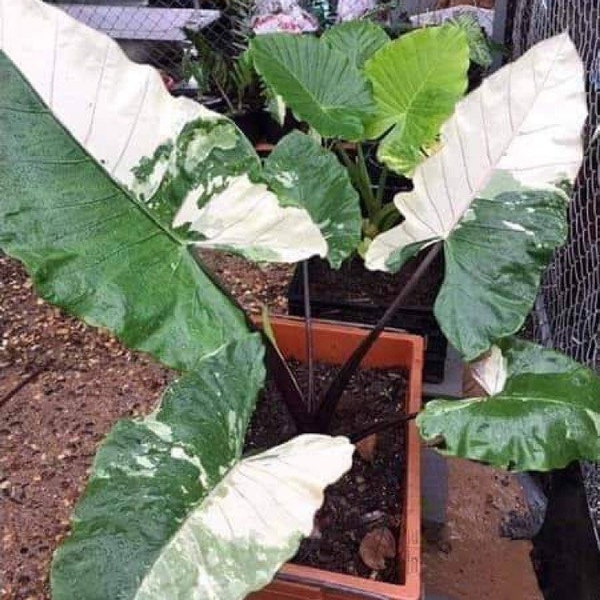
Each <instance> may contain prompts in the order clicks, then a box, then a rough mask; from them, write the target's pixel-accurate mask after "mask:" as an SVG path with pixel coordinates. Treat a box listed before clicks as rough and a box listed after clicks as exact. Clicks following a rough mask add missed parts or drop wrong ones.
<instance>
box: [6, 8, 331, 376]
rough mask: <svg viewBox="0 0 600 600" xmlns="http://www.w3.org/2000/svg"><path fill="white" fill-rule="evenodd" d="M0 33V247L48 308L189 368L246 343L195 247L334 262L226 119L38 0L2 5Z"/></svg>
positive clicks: (239, 319)
mask: <svg viewBox="0 0 600 600" xmlns="http://www.w3.org/2000/svg"><path fill="white" fill-rule="evenodd" d="M0 29H1V31H2V36H0V77H1V81H2V85H1V86H0V170H1V171H2V177H1V178H0V197H1V198H2V200H1V201H0V245H1V246H2V248H3V250H4V251H5V252H6V253H7V254H9V255H11V256H13V257H16V258H19V259H20V260H22V261H23V262H24V263H25V265H26V267H27V269H28V270H29V272H30V274H31V275H32V277H33V280H34V283H35V285H36V288H37V291H38V293H39V294H40V295H42V296H43V297H44V298H46V299H47V300H49V301H50V302H52V303H54V304H57V305H59V306H61V307H62V308H63V309H65V310H66V311H67V312H70V313H72V314H74V315H77V316H79V317H81V318H83V319H85V320H86V321H87V322H88V323H90V324H93V325H97V326H102V327H106V328H107V329H110V330H111V331H112V332H113V333H115V334H116V335H117V336H118V337H119V338H120V339H121V340H122V341H123V342H124V343H125V344H127V345H128V346H129V347H131V348H134V349H139V350H143V351H146V352H149V353H151V354H153V355H154V356H155V357H157V358H158V359H159V360H161V361H162V362H164V363H166V364H168V365H170V366H173V367H175V368H178V369H186V370H187V369H189V368H191V367H192V366H193V365H194V364H195V363H196V362H197V361H198V359H199V358H201V357H202V356H204V355H205V354H206V353H210V352H213V351H214V350H215V349H216V348H218V347H220V346H221V345H222V344H223V343H225V342H226V341H228V340H230V339H235V338H236V337H237V336H238V335H241V334H244V333H245V332H246V326H245V322H244V319H243V316H242V314H241V313H240V312H239V311H238V310H237V309H236V308H235V307H233V306H231V305H230V304H229V303H228V302H227V301H224V299H223V296H222V294H221V293H220V291H219V290H218V289H217V288H216V287H215V286H214V285H213V284H212V283H211V282H210V281H209V279H208V278H207V277H206V276H205V274H204V272H203V270H202V267H201V266H199V265H198V263H197V262H196V260H195V259H194V256H193V254H192V252H191V249H192V247H193V245H194V244H201V245H204V246H216V247H223V246H225V247H228V248H231V249H234V250H235V251H238V252H241V253H243V254H246V255H248V256H251V257H258V258H261V259H266V258H268V259H272V260H282V261H295V260H299V259H301V258H308V257H309V256H312V255H314V254H317V255H321V256H325V255H326V253H327V243H326V241H325V239H324V237H323V235H322V234H321V232H320V229H319V227H318V225H317V224H316V223H314V222H313V220H312V219H311V217H310V215H309V214H308V212H307V211H306V210H305V209H303V208H301V207H297V206H293V207H292V206H290V207H284V206H282V205H281V204H280V202H279V200H278V198H277V197H276V195H275V194H274V193H273V192H272V191H270V190H269V189H268V188H267V185H266V184H265V183H264V181H263V180H262V179H261V165H260V161H259V159H258V157H257V156H256V154H255V152H254V150H253V148H252V147H251V145H250V144H249V142H248V141H247V140H246V139H245V138H244V136H243V135H241V133H240V132H239V131H238V130H237V128H236V127H235V126H234V125H233V124H232V123H231V122H229V121H228V120H227V119H224V118H223V117H221V116H220V115H217V114H216V113H212V112H210V111H208V110H206V109H205V108H203V107H202V106H201V105H199V104H197V103H195V102H193V101H191V100H188V99H183V98H180V99H175V98H173V97H171V96H170V95H169V94H168V92H167V91H166V89H165V87H164V85H163V83H162V81H161V78H160V76H159V75H158V73H157V72H156V71H155V70H153V69H151V68H150V67H145V66H141V65H136V64H134V63H132V62H131V61H129V60H128V59H127V57H126V56H125V55H124V54H123V52H122V51H121V50H120V49H119V47H118V45H117V44H116V43H115V42H113V41H112V40H110V38H108V37H106V36H104V35H102V34H100V33H98V32H96V31H94V30H92V29H90V28H88V27H85V26H84V25H82V24H80V23H78V22H77V21H74V20H73V19H71V18H70V17H68V16H67V15H66V14H65V13H64V12H62V11H61V10H59V9H58V8H56V7H53V6H50V5H48V4H45V3H43V2H40V1H39V0H20V1H19V2H11V1H10V0H0ZM40 57H52V61H51V68H49V67H48V65H46V64H45V61H44V60H40ZM240 223H243V226H240Z"/></svg>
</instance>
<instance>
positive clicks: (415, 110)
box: [365, 25, 469, 176]
mask: <svg viewBox="0 0 600 600" xmlns="http://www.w3.org/2000/svg"><path fill="white" fill-rule="evenodd" d="M468 68H469V46H468V43H467V39H466V36H465V35H464V33H463V32H462V31H461V30H460V29H458V27H453V26H450V25H445V26H442V27H428V28H425V29H419V30H416V31H413V32H411V33H407V34H406V35H403V36H401V37H399V38H398V39H396V40H394V41H393V42H391V43H389V44H387V45H386V46H384V47H383V48H381V49H380V50H379V51H378V52H376V53H375V54H374V55H373V56H372V57H371V58H370V59H369V60H368V61H367V62H366V64H365V75H366V76H367V78H368V79H369V81H370V82H371V84H372V86H373V97H374V98H375V103H376V104H377V112H376V114H375V116H374V117H372V119H371V120H370V121H369V122H368V124H367V137H369V138H377V137H379V136H381V135H383V134H386V135H385V136H384V137H383V139H382V140H381V143H380V144H379V146H378V148H377V158H378V159H379V160H380V161H381V162H383V163H384V164H385V165H387V166H388V167H389V168H390V169H392V170H394V171H396V172H398V173H402V174H404V175H408V176H410V175H412V173H413V171H414V169H415V167H416V166H417V165H418V164H419V163H420V162H422V161H423V159H424V158H425V157H426V156H427V152H429V151H430V150H431V148H432V147H433V146H435V144H436V142H437V136H438V134H439V132H440V127H441V126H442V124H443V123H444V121H445V120H446V119H447V118H448V117H449V116H450V115H451V114H452V111H453V110H454V106H455V104H456V102H457V101H458V100H460V98H462V96H463V94H464V93H465V90H466V89H467V70H468Z"/></svg>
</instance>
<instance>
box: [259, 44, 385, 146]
mask: <svg viewBox="0 0 600 600" xmlns="http://www.w3.org/2000/svg"><path fill="white" fill-rule="evenodd" d="M250 52H251V54H252V58H253V60H254V66H255V67H256V70H257V71H258V73H259V74H260V76H261V77H262V78H263V79H264V81H265V82H266V84H267V85H268V87H269V88H270V89H271V90H272V91H273V92H274V93H275V94H277V95H278V96H280V97H281V99H282V100H283V102H285V104H286V105H287V106H289V107H290V109H291V110H292V111H293V112H294V114H295V115H296V116H297V118H298V119H300V120H302V121H305V122H306V123H308V124H309V125H310V126H311V127H312V128H313V129H314V130H315V131H317V132H318V133H319V134H320V135H321V136H323V137H329V138H341V139H345V140H352V141H355V140H360V139H362V138H363V135H364V122H365V120H366V119H367V117H369V116H370V115H371V114H372V113H373V112H374V110H375V105H374V104H373V99H372V97H371V92H370V90H369V86H368V83H367V80H366V79H365V77H364V76H363V74H362V73H361V72H360V71H359V69H358V68H357V67H356V66H355V64H353V63H352V62H351V60H350V59H349V58H347V57H346V56H344V55H343V54H342V53H341V52H339V51H338V50H336V49H334V48H332V47H331V46H329V45H328V44H327V43H326V42H325V41H323V40H320V39H317V38H314V37H311V36H299V35H289V34H281V33H279V34H277V33H275V34H266V35H260V36H257V37H255V38H254V39H253V40H252V41H251V42H250Z"/></svg>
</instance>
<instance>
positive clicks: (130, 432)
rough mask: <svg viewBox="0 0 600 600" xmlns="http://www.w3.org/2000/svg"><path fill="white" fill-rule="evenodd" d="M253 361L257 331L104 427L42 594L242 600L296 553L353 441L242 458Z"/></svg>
mask: <svg viewBox="0 0 600 600" xmlns="http://www.w3.org/2000/svg"><path fill="white" fill-rule="evenodd" d="M262 358H263V351H262V345H261V342H260V338H259V336H258V335H257V334H252V335H248V336H247V337H246V338H245V339H242V340H239V341H238V342H234V343H231V344H228V345H227V346H225V347H224V348H222V349H220V350H219V351H218V352H216V353H215V354H214V355H212V356H210V357H207V358H206V359H204V360H202V361H201V362H200V363H199V364H198V366H197V369H196V370H195V371H194V372H193V373H189V374H186V375H185V376H183V377H182V378H181V379H180V380H179V381H177V382H175V383H173V384H172V385H171V386H170V387H169V388H168V389H167V391H166V392H165V394H164V396H163V398H162V401H161V404H160V406H159V407H158V409H157V410H156V411H155V412H154V413H153V414H151V415H149V416H148V417H146V418H145V419H137V420H123V421H120V422H119V423H117V425H115V427H114V428H113V430H112V431H111V432H110V434H109V435H108V437H107V438H106V439H105V440H104V442H103V444H102V446H101V448H100V450H99V452H98V454H97V456H96V459H95V461H94V465H93V469H92V474H91V476H90V480H89V483H88V485H87V489H86V491H85V493H84V495H83V497H82V499H81V500H80V501H79V503H78V505H77V507H76V509H75V513H74V516H73V524H72V533H71V535H70V537H68V538H67V540H66V541H65V542H64V544H63V545H62V546H61V547H60V548H59V549H58V551H57V552H56V554H55V556H54V561H53V565H52V573H51V586H52V593H53V596H52V597H53V600H79V599H82V598H85V600H107V599H108V598H111V599H116V598H119V599H121V600H165V599H167V598H219V599H220V600H238V599H239V600H241V599H242V598H244V597H246V595H247V594H248V593H250V592H251V591H253V590H256V589H259V588H260V587H262V586H264V585H265V584H267V583H268V582H269V581H270V580H271V578H272V577H273V575H274V574H275V572H276V571H277V569H279V567H280V566H281V565H282V564H283V562H285V561H286V560H287V559H289V558H290V557H291V556H292V555H293V554H294V553H295V551H296V549H297V546H298V544H299V543H300V540H301V538H302V537H303V536H305V535H308V534H309V533H310V531H311V529H312V526H313V517H314V512H315V511H316V510H317V509H318V508H319V506H320V505H321V503H322V501H323V489H324V487H325V486H326V485H328V484H330V483H332V482H333V481H335V480H336V479H337V478H339V477H340V476H341V475H342V474H343V473H344V472H345V471H346V470H348V468H349V467H350V465H351V460H352V458H351V457H352V452H353V447H352V445H351V444H350V443H349V442H348V440H347V439H346V438H342V437H337V438H332V437H328V436H322V435H305V436H300V437H297V438H295V439H293V440H291V441H290V442H287V443H286V444H283V445H282V446H278V447H275V448H272V449H270V450H267V451H265V452H263V453H261V454H257V455H254V456H251V457H249V458H246V459H241V454H242V446H243V442H244V436H245V432H246V429H247V425H248V422H249V419H250V415H251V414H252V411H253V409H254V405H255V401H256V396H257V394H258V391H259V390H260V388H261V387H262V384H263V380H264V375H265V372H264V367H263V362H262ZM316 464H318V465H319V468H314V465H316Z"/></svg>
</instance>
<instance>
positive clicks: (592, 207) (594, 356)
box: [512, 0, 600, 369]
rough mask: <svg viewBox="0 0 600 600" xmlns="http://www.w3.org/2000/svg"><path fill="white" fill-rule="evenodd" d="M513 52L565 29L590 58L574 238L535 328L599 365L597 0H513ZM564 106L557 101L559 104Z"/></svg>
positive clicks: (558, 259) (548, 286)
mask: <svg viewBox="0 0 600 600" xmlns="http://www.w3.org/2000/svg"><path fill="white" fill-rule="evenodd" d="M513 8H514V13H513V23H512V25H513V27H512V31H513V35H512V38H513V39H512V41H513V53H514V55H515V57H516V56H519V55H520V54H522V53H523V52H525V51H526V50H527V49H528V48H530V47H531V46H533V45H534V44H535V43H537V42H539V41H541V40H543V39H545V38H547V37H549V36H552V35H555V34H558V33H561V32H563V31H565V30H568V31H569V33H570V35H571V37H572V39H573V41H574V42H575V44H576V46H577V48H578V49H579V52H580V54H581V56H582V58H583V60H584V62H585V65H586V76H587V81H586V86H587V92H588V104H589V110H590V117H589V121H588V124H587V126H586V131H585V132H584V138H585V143H586V148H587V150H586V155H585V160H584V164H583V167H582V169H581V172H580V173H579V177H578V179H577V182H576V185H575V190H574V194H573V200H572V203H571V207H570V213H569V217H570V219H569V233H570V236H569V241H568V243H567V245H566V246H565V247H564V248H563V249H562V250H560V251H559V252H557V253H556V256H555V258H554V260H553V262H552V264H551V266H550V268H549V269H548V271H547V273H546V276H545V278H544V283H543V286H542V291H541V294H540V298H539V299H538V303H537V306H536V308H537V310H536V319H535V320H536V325H537V327H536V335H537V337H538V338H539V339H540V340H541V341H543V342H544V343H546V344H549V345H552V346H553V347H555V348H557V349H559V350H562V351H563V352H566V353H567V354H569V355H571V356H573V357H574V358H576V359H577V360H580V361H582V362H584V363H586V364H588V365H590V366H592V367H595V368H596V369H600V171H599V170H598V162H599V159H600V144H599V143H598V141H593V132H594V131H595V130H596V128H597V127H598V125H599V124H600V57H599V53H600V20H599V19H600V9H599V8H598V3H597V2H596V0H516V2H514V6H513ZM557 110H560V107H557Z"/></svg>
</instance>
